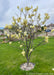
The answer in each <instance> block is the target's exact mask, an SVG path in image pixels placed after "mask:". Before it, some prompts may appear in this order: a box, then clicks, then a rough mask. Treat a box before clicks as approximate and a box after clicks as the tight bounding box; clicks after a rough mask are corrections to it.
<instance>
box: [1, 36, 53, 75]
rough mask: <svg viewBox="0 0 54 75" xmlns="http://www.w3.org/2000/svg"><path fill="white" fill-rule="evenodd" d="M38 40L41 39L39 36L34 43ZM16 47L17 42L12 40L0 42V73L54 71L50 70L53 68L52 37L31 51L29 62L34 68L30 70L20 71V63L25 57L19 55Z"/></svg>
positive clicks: (4, 74) (7, 74) (17, 73)
mask: <svg viewBox="0 0 54 75" xmlns="http://www.w3.org/2000/svg"><path fill="white" fill-rule="evenodd" d="M39 41H41V39H40V38H38V39H35V40H34V43H35V45H36V43H38V42H39ZM18 47H19V44H18V42H13V43H12V44H11V45H9V44H8V43H7V44H0V75H29V74H30V73H31V74H30V75H37V74H36V73H54V71H52V68H54V37H51V38H49V43H47V44H45V45H41V46H39V47H38V48H36V50H35V51H34V52H33V53H32V55H31V59H30V62H32V63H34V64H35V68H34V69H32V70H30V71H22V70H21V69H20V65H21V64H23V63H25V62H26V59H25V57H23V56H22V55H21V50H19V49H18ZM34 73H35V74H34ZM38 75H42V74H38ZM43 75H45V74H43ZM50 75H51V74H50Z"/></svg>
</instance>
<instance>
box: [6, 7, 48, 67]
mask: <svg viewBox="0 0 54 75" xmlns="http://www.w3.org/2000/svg"><path fill="white" fill-rule="evenodd" d="M17 8H18V12H19V13H18V14H19V15H17V18H15V17H13V22H12V25H9V26H6V28H9V29H10V30H12V29H13V30H15V32H16V34H11V37H12V38H17V39H18V41H19V42H18V43H20V49H22V55H23V56H25V57H26V59H27V66H29V61H30V57H31V53H32V52H33V51H34V50H35V49H36V48H37V47H38V46H39V45H40V44H42V43H43V42H44V41H46V42H48V36H46V37H45V40H42V41H41V42H40V43H39V44H38V45H36V46H35V47H34V43H33V40H34V36H35V34H37V28H38V27H40V26H41V25H43V24H45V22H46V21H47V20H48V19H49V15H48V14H47V13H45V17H44V20H42V19H41V15H40V13H39V14H38V6H37V7H36V8H33V6H31V7H25V8H24V9H23V8H19V6H18V7H17ZM15 27H16V29H15ZM7 36H9V34H7ZM21 40H22V41H21Z"/></svg>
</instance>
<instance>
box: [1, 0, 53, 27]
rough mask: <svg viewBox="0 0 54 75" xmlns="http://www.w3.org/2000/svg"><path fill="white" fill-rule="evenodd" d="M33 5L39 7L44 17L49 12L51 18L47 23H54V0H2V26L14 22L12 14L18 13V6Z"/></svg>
mask: <svg viewBox="0 0 54 75" xmlns="http://www.w3.org/2000/svg"><path fill="white" fill-rule="evenodd" d="M31 5H32V6H33V7H34V8H35V7H36V6H38V7H39V9H38V12H39V13H41V15H42V17H43V15H44V13H49V15H50V19H49V20H48V21H47V22H46V25H47V24H50V23H54V0H0V27H4V26H5V25H6V24H11V23H12V16H16V14H18V10H17V6H19V7H20V8H22V7H23V8H24V7H25V6H31Z"/></svg>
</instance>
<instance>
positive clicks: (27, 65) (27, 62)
mask: <svg viewBox="0 0 54 75" xmlns="http://www.w3.org/2000/svg"><path fill="white" fill-rule="evenodd" d="M28 66H29V59H27V67H28Z"/></svg>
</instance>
